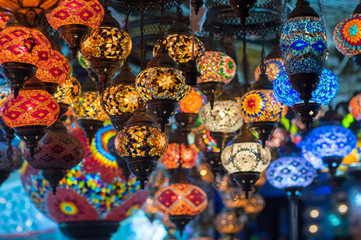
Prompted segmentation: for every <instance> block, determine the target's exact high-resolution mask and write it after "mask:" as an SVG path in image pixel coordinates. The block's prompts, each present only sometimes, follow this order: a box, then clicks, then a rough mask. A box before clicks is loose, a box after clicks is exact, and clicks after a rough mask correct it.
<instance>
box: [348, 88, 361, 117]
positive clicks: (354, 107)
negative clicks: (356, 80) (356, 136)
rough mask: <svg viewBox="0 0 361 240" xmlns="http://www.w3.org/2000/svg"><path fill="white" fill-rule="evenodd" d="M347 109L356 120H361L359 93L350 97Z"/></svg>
mask: <svg viewBox="0 0 361 240" xmlns="http://www.w3.org/2000/svg"><path fill="white" fill-rule="evenodd" d="M348 110H349V112H350V113H351V114H352V116H353V117H354V118H355V119H356V120H357V121H360V120H361V94H357V95H356V96H355V97H353V98H352V99H351V101H350V104H349V105H348Z"/></svg>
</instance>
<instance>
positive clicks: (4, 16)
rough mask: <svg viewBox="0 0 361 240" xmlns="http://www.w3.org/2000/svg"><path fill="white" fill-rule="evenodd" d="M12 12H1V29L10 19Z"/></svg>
mask: <svg viewBox="0 0 361 240" xmlns="http://www.w3.org/2000/svg"><path fill="white" fill-rule="evenodd" d="M10 18H11V14H10V13H7V12H0V31H1V30H3V29H4V28H5V25H6V23H7V22H8V21H9V20H10Z"/></svg>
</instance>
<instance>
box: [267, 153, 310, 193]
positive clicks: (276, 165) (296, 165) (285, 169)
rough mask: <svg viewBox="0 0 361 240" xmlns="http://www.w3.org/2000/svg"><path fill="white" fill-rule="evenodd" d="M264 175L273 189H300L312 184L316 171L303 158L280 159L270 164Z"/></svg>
mask: <svg viewBox="0 0 361 240" xmlns="http://www.w3.org/2000/svg"><path fill="white" fill-rule="evenodd" d="M266 175H267V181H268V182H269V183H270V184H271V185H272V186H273V187H275V188H279V189H285V188H302V187H307V186H308V185H310V184H311V183H312V181H313V179H314V178H315V176H316V170H315V169H314V167H313V166H312V164H311V163H310V162H308V161H306V160H305V159H304V158H300V157H282V158H279V159H276V160H274V161H273V162H271V164H270V166H269V167H268V169H267V172H266Z"/></svg>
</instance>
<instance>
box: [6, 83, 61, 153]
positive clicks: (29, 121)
mask: <svg viewBox="0 0 361 240" xmlns="http://www.w3.org/2000/svg"><path fill="white" fill-rule="evenodd" d="M0 115H1V117H2V119H3V121H4V122H5V124H6V125H7V126H9V127H11V128H14V129H15V134H16V135H17V136H18V137H19V138H20V139H21V140H23V141H24V142H25V146H26V148H28V149H30V155H31V156H33V155H34V148H36V147H37V145H38V142H39V141H40V140H41V138H42V137H43V136H44V134H45V128H46V127H48V126H50V125H52V124H53V123H54V122H55V121H56V120H57V118H58V115H59V105H58V104H57V102H56V101H55V99H54V98H53V96H51V95H50V94H49V93H48V92H47V91H46V90H45V86H44V84H43V83H42V82H41V81H40V80H39V79H37V78H36V77H33V78H32V79H31V80H30V81H28V82H27V83H25V86H24V89H21V90H20V91H19V96H18V97H17V98H16V99H15V98H14V94H10V95H9V96H8V97H7V99H6V100H5V102H4V103H3V105H2V107H1V112H0Z"/></svg>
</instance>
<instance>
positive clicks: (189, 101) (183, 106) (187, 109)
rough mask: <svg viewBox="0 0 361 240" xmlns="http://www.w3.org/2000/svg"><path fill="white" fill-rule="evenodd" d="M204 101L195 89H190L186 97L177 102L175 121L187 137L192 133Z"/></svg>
mask: <svg viewBox="0 0 361 240" xmlns="http://www.w3.org/2000/svg"><path fill="white" fill-rule="evenodd" d="M205 102H206V99H205V97H204V96H203V95H202V93H201V91H199V90H198V89H197V88H193V87H192V88H191V91H190V92H189V94H188V96H187V97H186V98H185V99H184V100H183V101H181V102H179V107H178V112H177V114H175V120H176V122H177V124H178V126H179V127H180V128H181V129H182V130H183V131H184V132H185V133H186V134H187V135H188V134H189V133H190V132H191V131H192V126H193V125H194V124H195V123H196V121H197V119H198V113H199V110H200V109H201V107H202V106H203V105H204V104H205Z"/></svg>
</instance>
